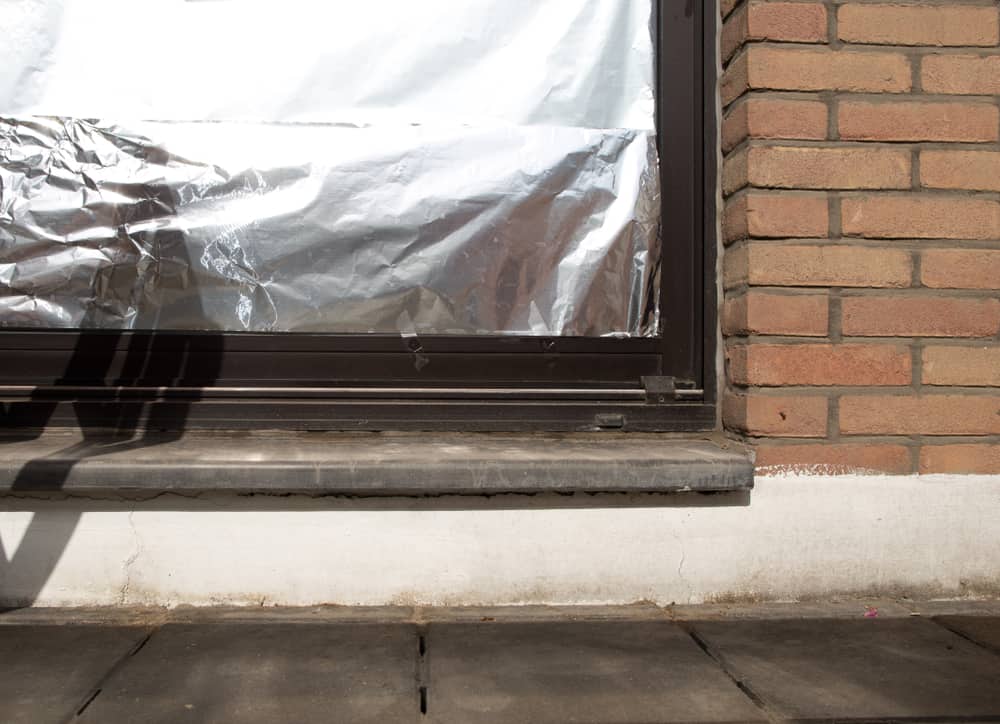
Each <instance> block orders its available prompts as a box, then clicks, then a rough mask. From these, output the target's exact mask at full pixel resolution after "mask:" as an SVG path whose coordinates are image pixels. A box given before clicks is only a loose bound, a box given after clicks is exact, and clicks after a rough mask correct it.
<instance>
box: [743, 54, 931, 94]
mask: <svg viewBox="0 0 1000 724" xmlns="http://www.w3.org/2000/svg"><path fill="white" fill-rule="evenodd" d="M741 56H742V57H744V60H745V68H744V69H743V70H742V71H741V72H742V73H744V74H745V77H746V81H745V82H746V87H749V88H753V89H770V90H801V91H821V90H834V91H848V92H855V93H905V92H907V91H909V90H910V89H911V87H912V86H911V74H910V61H909V59H908V58H907V57H906V56H905V55H904V54H902V53H897V52H882V51H868V50H831V49H829V48H794V47H787V46H771V45H748V46H747V47H746V48H745V49H744V51H743V52H742V53H741ZM734 80H735V79H734Z"/></svg>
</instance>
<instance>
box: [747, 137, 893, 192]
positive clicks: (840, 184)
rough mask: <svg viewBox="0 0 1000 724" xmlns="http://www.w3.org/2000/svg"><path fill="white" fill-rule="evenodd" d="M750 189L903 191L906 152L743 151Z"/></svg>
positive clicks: (790, 148) (767, 148)
mask: <svg viewBox="0 0 1000 724" xmlns="http://www.w3.org/2000/svg"><path fill="white" fill-rule="evenodd" d="M746 153H747V157H746V159H744V163H745V166H746V168H745V170H744V176H745V177H746V181H748V182H749V183H750V185H751V186H759V187H771V188H785V189H907V188H910V186H911V185H912V178H911V173H910V152H909V151H908V150H906V149H899V148H863V147H862V148H859V147H851V146H849V147H839V148H836V147H835V148H816V147H806V148H802V147H795V146H755V147H752V148H750V149H748V150H747V151H746Z"/></svg>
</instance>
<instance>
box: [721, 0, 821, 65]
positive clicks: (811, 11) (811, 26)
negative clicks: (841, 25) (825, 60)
mask: <svg viewBox="0 0 1000 724" xmlns="http://www.w3.org/2000/svg"><path fill="white" fill-rule="evenodd" d="M748 40H777V41H782V42H793V43H794V42H798V43H817V42H823V43H825V42H826V40H827V20H826V8H825V7H824V6H823V5H822V4H820V3H807V2H776V1H770V0H769V1H768V2H759V1H758V0H750V1H749V2H748V3H747V4H746V5H744V6H743V7H742V8H740V9H739V10H737V11H736V12H735V13H733V14H732V16H730V18H729V19H728V20H727V21H726V24H725V26H724V27H723V30H722V41H721V50H722V59H723V61H726V60H728V59H729V58H730V57H731V56H732V54H733V53H734V52H735V51H736V50H737V49H738V48H739V47H740V46H741V45H743V44H744V43H745V42H747V41H748Z"/></svg>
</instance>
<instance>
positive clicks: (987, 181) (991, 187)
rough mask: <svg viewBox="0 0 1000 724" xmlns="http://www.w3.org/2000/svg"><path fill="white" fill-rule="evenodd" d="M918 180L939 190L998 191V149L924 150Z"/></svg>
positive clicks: (999, 176)
mask: <svg viewBox="0 0 1000 724" xmlns="http://www.w3.org/2000/svg"><path fill="white" fill-rule="evenodd" d="M920 183H922V184H923V185H924V186H928V187H931V188H938V189H966V190H969V191H1000V152H998V151H923V152H921V154H920Z"/></svg>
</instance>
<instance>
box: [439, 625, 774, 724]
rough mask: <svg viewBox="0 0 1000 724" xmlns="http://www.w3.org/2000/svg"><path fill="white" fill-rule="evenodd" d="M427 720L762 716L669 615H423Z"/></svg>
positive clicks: (606, 722)
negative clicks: (522, 618)
mask: <svg viewBox="0 0 1000 724" xmlns="http://www.w3.org/2000/svg"><path fill="white" fill-rule="evenodd" d="M427 672H428V674H427V676H428V681H429V686H428V700H427V705H428V706H427V708H428V715H427V717H426V721H427V722H428V724H444V723H446V722H447V723H449V724H452V723H453V724H480V723H487V722H503V723H504V724H508V723H509V722H532V723H533V724H546V723H548V722H553V723H556V722H558V724H567V723H568V722H581V723H582V722H594V723H595V724H596V723H597V722H600V723H601V724H615V723H617V722H621V723H625V722H628V723H630V724H639V723H640V722H644V723H649V724H653V723H654V722H655V723H658V724H659V723H664V724H666V723H667V722H692V723H693V722H755V721H766V720H765V719H764V718H763V715H762V714H761V712H760V711H759V710H758V709H757V707H756V706H754V705H753V703H752V702H751V701H750V700H749V699H747V698H746V697H745V696H744V695H743V694H742V692H740V690H739V689H738V687H737V686H736V685H735V684H734V683H733V682H732V681H731V680H730V679H729V678H728V677H727V676H726V675H725V674H724V672H723V671H722V670H720V669H719V668H718V666H716V664H715V663H714V662H713V661H712V660H711V659H710V658H709V657H708V656H706V655H705V653H704V652H703V651H702V650H701V649H700V648H698V646H697V644H695V642H694V641H693V640H692V639H691V637H690V636H688V635H687V634H686V633H685V632H684V631H683V630H682V629H680V628H679V627H678V626H676V625H674V624H671V623H669V622H655V623H654V622H633V623H628V622H622V621H617V622H607V621H605V622H578V623H498V624H489V623H485V624H479V625H475V624H466V625H459V624H432V625H431V626H430V628H429V630H428V634H427Z"/></svg>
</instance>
